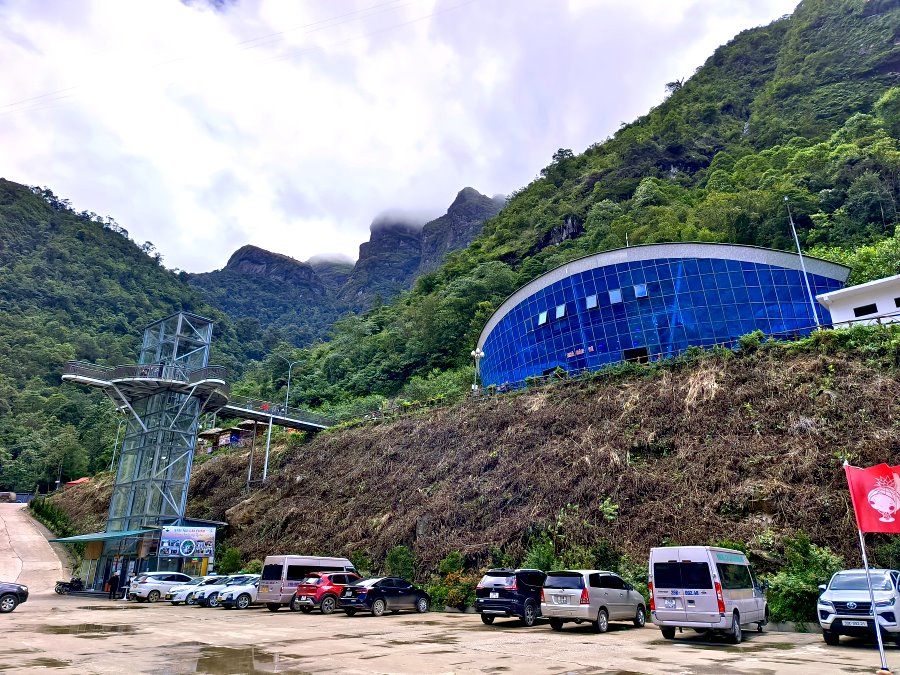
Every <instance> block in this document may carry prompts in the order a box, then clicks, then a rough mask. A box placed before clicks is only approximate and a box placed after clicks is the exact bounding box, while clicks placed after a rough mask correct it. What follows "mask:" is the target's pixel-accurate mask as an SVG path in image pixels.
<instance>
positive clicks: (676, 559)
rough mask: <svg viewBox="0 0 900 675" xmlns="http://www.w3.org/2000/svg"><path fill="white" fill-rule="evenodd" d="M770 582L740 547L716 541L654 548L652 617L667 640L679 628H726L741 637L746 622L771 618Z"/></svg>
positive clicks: (733, 639)
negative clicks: (760, 576) (723, 545)
mask: <svg viewBox="0 0 900 675" xmlns="http://www.w3.org/2000/svg"><path fill="white" fill-rule="evenodd" d="M765 590H766V586H765V585H761V584H760V583H759V582H758V581H757V579H756V575H755V574H754V572H753V568H752V567H751V566H750V563H749V562H748V561H747V556H745V555H744V554H743V553H741V552H740V551H732V550H731V549H727V548H718V547H715V546H666V547H661V548H651V549H650V577H649V584H648V591H649V593H650V617H651V619H652V621H653V623H655V624H656V625H657V626H659V628H660V630H661V631H662V635H663V637H664V638H666V639H667V640H671V639H673V638H674V637H675V629H676V628H678V629H681V628H693V629H694V630H696V631H699V632H704V631H722V632H724V633H725V634H726V635H727V636H728V638H729V642H732V643H734V644H737V643H739V642H740V641H741V637H742V632H741V626H742V625H745V626H746V625H747V624H751V623H755V624H756V625H757V630H758V631H759V632H762V629H763V626H765V625H766V624H767V623H768V622H769V606H768V604H767V603H766V595H765Z"/></svg>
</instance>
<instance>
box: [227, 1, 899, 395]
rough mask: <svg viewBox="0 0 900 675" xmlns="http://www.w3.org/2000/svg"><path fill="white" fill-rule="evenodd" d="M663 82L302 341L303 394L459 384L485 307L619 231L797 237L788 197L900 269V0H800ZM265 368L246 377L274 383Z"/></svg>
mask: <svg viewBox="0 0 900 675" xmlns="http://www.w3.org/2000/svg"><path fill="white" fill-rule="evenodd" d="M667 89H668V90H669V92H670V96H669V97H668V98H667V99H666V100H665V101H664V102H663V103H662V104H661V105H659V106H658V107H656V108H654V109H653V110H651V111H650V112H649V113H648V114H647V115H645V116H643V117H641V118H639V119H637V120H635V121H634V122H633V123H631V124H628V125H624V126H623V127H622V128H621V129H619V131H618V132H617V133H616V134H615V136H613V137H612V138H609V139H607V140H606V141H604V142H601V143H597V144H595V145H592V146H591V147H589V148H588V149H587V150H586V151H585V152H583V153H582V154H575V153H573V152H572V151H570V150H566V149H560V150H559V151H558V152H557V153H555V154H554V156H553V161H552V163H551V164H550V165H549V166H547V167H546V168H545V169H543V170H542V171H541V175H540V177H538V178H537V179H536V180H535V181H534V182H532V183H531V184H530V185H528V186H526V187H524V188H522V189H521V190H519V191H518V192H516V193H515V194H514V195H512V197H511V199H510V201H509V202H508V204H507V206H506V208H504V209H503V211H502V212H501V213H500V214H499V215H497V216H496V217H495V218H493V219H491V220H490V221H488V223H487V224H486V225H485V227H484V230H483V232H482V234H481V236H479V237H478V238H477V239H476V240H475V241H474V242H473V243H472V244H471V245H470V246H469V247H468V248H467V249H465V250H462V251H458V252H455V253H452V254H450V255H449V256H448V257H447V261H446V263H445V264H444V265H443V267H441V268H440V269H439V270H437V271H436V272H434V273H432V274H427V275H425V276H423V277H420V278H419V280H418V282H417V284H416V287H415V289H414V290H413V291H412V292H411V293H409V294H407V295H405V296H403V297H402V298H400V299H399V300H398V301H396V302H394V303H393V304H391V305H388V306H384V307H379V308H376V309H375V310H373V311H371V312H369V313H368V314H366V315H364V316H360V317H351V318H348V319H346V320H344V321H343V322H341V323H339V324H338V330H337V332H336V334H335V335H334V337H333V339H332V340H331V342H329V343H328V344H325V345H318V346H315V347H313V348H312V349H309V350H305V351H299V350H298V351H297V352H295V353H293V354H292V357H293V358H301V359H303V360H304V361H305V367H303V368H301V369H299V370H295V371H294V372H295V373H298V372H299V373H300V375H299V376H298V377H297V378H296V379H295V381H294V384H293V385H292V388H291V394H292V397H294V400H295V401H296V402H298V403H302V404H306V405H312V406H317V405H321V406H324V407H325V408H327V409H330V410H331V411H333V412H338V413H339V412H341V411H342V410H344V411H347V412H352V411H353V410H355V409H358V407H360V405H362V404H364V405H373V404H377V403H378V401H380V400H381V399H382V398H383V397H386V396H393V395H396V394H398V393H402V395H403V396H407V397H410V398H418V397H422V396H428V395H434V394H439V393H451V394H452V393H454V392H455V393H457V394H459V393H461V392H462V391H463V390H464V389H465V386H466V382H467V381H470V380H469V379H468V378H470V377H471V370H472V366H471V363H470V360H469V358H468V354H469V352H470V350H471V349H472V347H473V346H474V345H475V342H476V339H477V336H478V333H479V332H480V330H481V328H482V326H483V325H484V322H485V320H486V319H487V318H488V316H490V314H491V313H492V312H493V310H494V308H495V307H496V306H497V305H498V304H499V303H500V302H501V301H502V300H503V299H504V298H505V297H506V296H507V295H508V294H509V293H510V292H511V291H513V290H514V289H515V288H517V287H518V286H520V285H521V284H524V283H526V282H528V281H530V280H531V279H533V278H535V277H536V276H538V275H540V274H542V273H544V272H545V271H547V270H549V269H552V268H554V267H556V266H558V265H560V264H562V263H564V262H566V261H568V260H571V259H574V258H577V257H580V256H583V255H586V254H589V253H594V252H597V251H602V250H608V249H611V248H617V247H620V246H624V245H626V241H627V242H628V243H631V244H638V243H651V242H661V241H679V240H680V241H690V240H702V241H726V242H738V243H747V244H757V245H760V246H770V247H775V248H782V249H791V248H792V246H793V243H792V241H791V239H790V229H789V226H788V220H787V213H786V210H785V202H784V198H785V197H789V199H790V204H791V208H792V211H793V214H794V219H795V220H796V221H797V227H798V230H799V233H800V237H801V239H802V241H803V243H804V245H805V246H806V247H807V248H812V249H813V250H812V253H813V254H818V255H823V256H827V257H832V258H835V259H838V260H841V261H843V262H846V263H849V264H851V265H854V266H855V267H856V271H855V272H854V276H853V277H852V278H851V282H852V281H863V280H865V279H867V278H872V277H877V276H882V275H884V274H888V273H898V272H900V256H898V255H897V253H898V252H900V241H898V238H897V236H896V235H895V229H896V227H897V222H898V197H900V152H898V138H900V2H898V1H897V0H870V1H866V0H805V1H804V2H803V3H801V4H800V6H799V7H798V8H797V11H796V12H795V13H794V14H793V15H792V16H790V17H786V18H783V19H781V20H779V21H776V22H774V23H772V24H771V25H769V26H765V27H761V28H756V29H752V30H748V31H745V32H743V33H741V34H740V35H738V36H737V37H736V38H735V39H734V40H732V41H731V42H730V43H728V44H727V45H724V46H723V47H720V48H719V49H717V50H716V51H715V53H714V54H713V55H712V56H711V57H710V58H709V59H708V60H707V62H706V63H705V64H704V65H703V66H702V67H701V68H699V69H698V70H697V72H696V73H695V74H694V76H693V77H691V78H690V79H688V80H687V81H686V82H681V81H677V82H672V83H670V84H669V85H668V86H667ZM626 237H627V239H626ZM273 366H274V364H266V363H263V364H260V365H259V366H257V367H255V368H253V369H251V370H250V371H249V372H248V378H247V381H246V382H245V386H246V387H247V389H248V390H253V389H254V388H256V389H259V390H265V388H266V387H271V377H270V374H271V372H273ZM467 372H468V375H466V373H467Z"/></svg>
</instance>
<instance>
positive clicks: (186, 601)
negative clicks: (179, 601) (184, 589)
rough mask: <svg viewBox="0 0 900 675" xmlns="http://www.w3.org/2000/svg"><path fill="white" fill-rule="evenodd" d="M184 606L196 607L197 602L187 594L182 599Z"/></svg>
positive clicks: (191, 594) (190, 594)
mask: <svg viewBox="0 0 900 675" xmlns="http://www.w3.org/2000/svg"><path fill="white" fill-rule="evenodd" d="M184 604H186V605H196V604H197V601H196V600H194V594H193V593H188V594H187V595H186V596H185V598H184Z"/></svg>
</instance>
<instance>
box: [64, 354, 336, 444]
mask: <svg viewBox="0 0 900 675" xmlns="http://www.w3.org/2000/svg"><path fill="white" fill-rule="evenodd" d="M226 376H227V371H226V369H225V367H224V366H207V367H206V368H199V369H197V370H187V369H185V368H181V367H178V366H170V365H162V364H149V365H129V366H117V367H115V368H113V367H111V366H98V365H96V364H93V363H85V362H83V361H69V362H68V363H67V364H66V365H65V367H64V368H63V375H62V379H63V381H65V382H74V383H77V384H85V385H88V386H92V387H98V388H100V389H103V390H104V391H105V392H106V394H107V395H108V396H109V397H110V398H111V399H112V400H113V402H114V403H115V404H116V406H117V407H118V408H119V409H128V408H130V404H129V401H131V400H133V399H135V398H143V397H144V396H150V395H152V394H155V393H158V392H160V391H163V390H168V391H175V392H177V393H179V394H187V395H189V396H196V397H198V398H199V399H201V400H202V401H203V405H202V408H201V410H200V412H201V413H217V414H219V415H225V416H228V417H238V418H241V419H246V420H254V421H256V422H262V423H263V424H270V423H271V424H273V425H276V426H280V427H286V428H288V429H298V430H301V431H322V430H323V429H327V428H328V427H330V426H332V425H333V424H334V420H332V419H329V418H327V417H324V416H323V415H317V414H315V413H311V412H309V411H306V410H300V409H299V408H290V407H285V406H284V405H278V404H276V403H270V402H268V401H262V400H259V399H251V398H248V397H246V396H232V395H230V387H229V385H228V383H227V382H226V380H225V378H226Z"/></svg>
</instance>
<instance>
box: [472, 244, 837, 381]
mask: <svg viewBox="0 0 900 675" xmlns="http://www.w3.org/2000/svg"><path fill="white" fill-rule="evenodd" d="M803 261H804V263H805V264H806V271H807V277H808V280H809V286H810V288H809V289H807V287H806V283H805V280H804V278H803V276H804V275H803V272H802V267H801V264H800V257H799V256H797V255H796V254H793V253H787V252H785V251H775V250H771V249H766V248H759V247H756V246H741V245H736V244H703V243H675V244H648V245H644V246H632V247H629V248H621V249H616V250H613V251H605V252H603V253H597V254H595V255H591V256H587V257H584V258H579V259H578V260H574V261H572V262H570V263H568V264H566V265H562V266H560V267H557V268H556V269H554V270H552V271H550V272H547V273H546V274H544V275H542V276H540V277H538V278H537V279H535V280H534V281H532V282H530V283H529V284H527V285H525V286H523V287H522V288H520V289H519V290H518V291H516V292H515V293H513V295H511V296H510V297H509V298H507V299H506V300H505V301H504V303H503V304H502V305H501V306H500V307H499V308H498V309H497V311H496V312H495V313H494V314H493V316H491V318H490V319H489V320H488V322H487V324H486V325H485V327H484V330H482V332H481V336H480V337H479V339H478V347H479V349H480V350H481V351H482V352H484V356H483V357H481V360H480V363H479V371H480V374H481V380H482V382H483V384H484V385H491V384H496V385H499V384H503V383H506V382H517V381H520V380H524V379H525V378H526V377H529V376H534V375H542V374H546V373H549V372H552V371H554V370H555V369H556V368H563V369H565V370H581V369H585V368H588V369H594V368H599V367H601V366H604V365H606V364H610V363H615V362H618V361H623V360H641V361H644V360H648V359H650V360H652V359H657V358H664V357H669V356H675V355H677V354H679V353H680V352H682V351H684V350H685V349H687V348H688V347H692V346H698V347H710V346H713V345H728V346H732V345H733V344H734V343H735V341H736V340H737V338H738V337H740V336H741V335H745V334H747V333H751V332H753V331H755V330H761V331H762V332H763V333H766V334H767V335H773V334H784V335H785V336H789V335H802V334H806V333H809V332H810V331H811V330H812V329H813V327H814V326H815V325H816V318H818V321H819V322H820V323H822V324H827V323H829V322H830V316H829V314H828V311H827V310H826V309H825V308H824V307H822V306H820V305H819V304H818V303H816V302H815V300H814V297H815V296H816V295H818V294H821V293H827V292H829V291H834V290H837V289H840V288H843V286H844V282H845V281H846V280H847V275H848V274H849V273H850V270H849V268H847V267H844V266H843V265H838V264H836V263H832V262H828V261H825V260H820V259H818V258H810V257H808V256H804V258H803ZM813 312H816V313H817V317H814V316H813Z"/></svg>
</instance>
